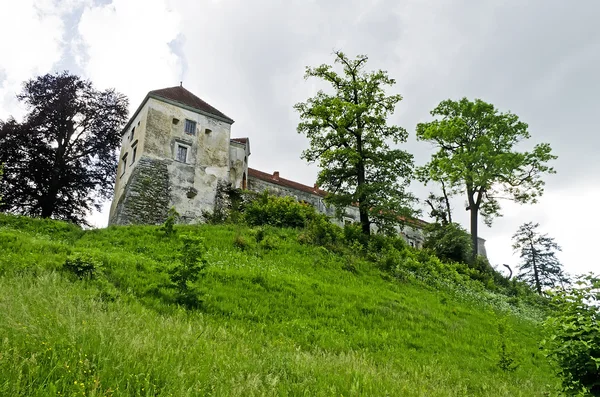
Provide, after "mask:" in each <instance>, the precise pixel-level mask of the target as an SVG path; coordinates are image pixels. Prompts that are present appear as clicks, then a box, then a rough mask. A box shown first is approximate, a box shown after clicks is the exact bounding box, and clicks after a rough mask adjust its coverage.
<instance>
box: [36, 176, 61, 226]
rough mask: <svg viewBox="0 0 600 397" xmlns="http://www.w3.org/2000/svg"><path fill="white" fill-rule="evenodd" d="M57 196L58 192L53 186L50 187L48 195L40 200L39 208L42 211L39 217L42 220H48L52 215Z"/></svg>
mask: <svg viewBox="0 0 600 397" xmlns="http://www.w3.org/2000/svg"><path fill="white" fill-rule="evenodd" d="M53 184H54V182H53ZM57 194H58V190H57V189H56V188H55V187H54V186H50V189H49V191H48V193H47V194H45V195H44V196H42V198H41V199H40V201H41V202H40V207H41V209H42V213H41V215H40V216H41V217H42V218H50V217H51V216H52V215H53V214H54V207H55V204H56V196H57Z"/></svg>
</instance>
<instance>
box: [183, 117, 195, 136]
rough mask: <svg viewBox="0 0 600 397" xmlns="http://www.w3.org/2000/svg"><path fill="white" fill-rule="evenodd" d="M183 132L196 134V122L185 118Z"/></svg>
mask: <svg viewBox="0 0 600 397" xmlns="http://www.w3.org/2000/svg"><path fill="white" fill-rule="evenodd" d="M185 133H186V134H190V135H196V122H195V121H192V120H185Z"/></svg>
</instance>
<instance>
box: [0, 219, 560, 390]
mask: <svg viewBox="0 0 600 397" xmlns="http://www.w3.org/2000/svg"><path fill="white" fill-rule="evenodd" d="M176 230H177V234H178V235H180V234H182V233H190V234H194V235H197V236H201V237H203V238H204V239H205V241H206V245H207V247H208V253H207V255H206V259H207V260H208V263H209V266H208V268H207V271H206V273H205V275H204V276H203V277H202V278H201V280H200V281H199V282H198V285H199V287H200V288H201V289H202V291H203V299H204V303H203V305H202V307H201V308H200V309H198V310H187V309H185V308H182V307H179V306H177V305H176V304H174V303H173V302H174V298H173V292H172V291H171V290H170V289H169V288H166V287H165V284H166V283H167V282H168V273H167V270H168V269H169V268H170V267H172V266H173V264H174V263H176V260H177V254H178V252H179V245H180V243H179V241H178V239H177V237H176V236H175V237H165V236H163V235H162V233H161V232H160V230H159V227H155V226H131V227H111V228H107V229H99V230H87V231H83V230H80V229H78V228H76V227H73V226H69V225H67V224H64V223H61V222H55V221H42V220H30V219H27V218H23V217H13V216H5V215H0V395H1V396H76V395H77V396H208V395H215V396H225V395H227V396H228V395H233V396H238V395H241V396H258V395H261V396H262V395H267V396H269V395H274V396H275V395H278V396H292V395H293V396H297V395H306V396H358V395H361V396H362V395H364V396H544V395H549V394H548V393H551V392H552V390H555V387H556V385H557V379H556V378H555V377H554V376H553V375H552V371H551V370H550V368H549V366H548V364H547V363H546V361H545V359H544V357H543V356H542V354H541V353H540V351H539V347H538V342H539V340H540V339H541V331H540V327H539V324H538V322H537V320H536V318H537V317H538V315H536V313H537V312H536V311H535V310H533V309H532V310H531V311H529V309H528V307H527V306H523V305H521V307H520V309H518V310H512V311H511V310H504V309H503V308H504V306H502V305H498V304H495V303H493V302H495V301H494V300H490V299H489V296H486V295H485V294H483V293H482V292H481V291H471V290H467V289H461V288H457V289H451V288H450V289H445V288H440V287H436V288H434V287H431V286H428V285H426V284H425V283H422V282H418V280H402V279H398V278H396V277H392V276H390V275H389V274H388V273H386V272H383V271H381V270H380V269H379V268H378V267H377V266H375V264H373V263H372V262H369V261H366V260H364V259H361V258H360V257H358V256H351V255H350V256H349V255H341V254H336V253H333V252H331V251H328V250H327V249H325V248H323V247H317V246H312V245H308V244H300V243H299V242H298V232H297V231H295V230H291V229H275V228H269V229H267V232H266V233H267V235H268V238H266V239H264V240H262V241H261V242H260V243H259V242H256V239H255V235H256V231H255V230H254V229H251V228H248V227H244V226H236V225H226V226H223V225H220V226H214V225H203V226H197V227H192V226H179V227H176ZM76 253H85V254H87V255H88V256H89V257H91V258H94V260H95V261H96V262H97V263H98V264H101V274H100V275H99V276H98V277H97V278H96V279H94V280H77V279H75V278H73V277H72V276H71V275H70V274H68V273H66V272H65V271H63V270H61V269H62V265H63V264H64V263H65V260H66V259H67V257H69V256H70V255H73V254H76ZM498 299H499V300H498V302H500V301H502V299H500V298H498ZM490 302H492V303H490ZM517 306H518V305H517ZM502 330H504V332H502V333H501V332H500V331H502ZM502 340H504V342H505V344H506V346H507V349H508V350H507V352H508V353H507V354H508V356H505V358H506V357H508V358H510V359H514V360H515V362H516V363H517V364H518V367H517V368H516V369H515V370H514V371H505V370H503V369H502V368H501V365H499V364H498V361H499V359H500V355H501V341H502Z"/></svg>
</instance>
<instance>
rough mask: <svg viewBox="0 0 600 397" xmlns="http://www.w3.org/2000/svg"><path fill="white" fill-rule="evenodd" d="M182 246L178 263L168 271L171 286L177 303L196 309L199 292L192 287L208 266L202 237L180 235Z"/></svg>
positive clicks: (199, 302)
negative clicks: (175, 293) (175, 294)
mask: <svg viewBox="0 0 600 397" xmlns="http://www.w3.org/2000/svg"><path fill="white" fill-rule="evenodd" d="M180 239H181V240H182V242H183V246H182V248H181V251H180V255H179V261H178V263H177V264H176V265H175V266H174V267H173V268H171V269H170V270H169V275H170V280H171V283H172V284H171V286H172V287H173V288H175V289H176V291H177V298H176V299H177V302H178V303H180V304H182V305H184V306H186V307H188V308H197V307H199V306H200V305H201V304H202V300H201V298H200V291H199V290H198V288H197V287H196V286H195V285H194V283H195V282H196V281H198V279H199V278H200V277H201V276H202V274H203V272H204V271H205V270H206V267H207V266H208V261H207V259H206V253H207V249H206V245H205V242H204V239H203V238H202V237H198V236H194V235H191V234H186V235H182V236H181V237H180Z"/></svg>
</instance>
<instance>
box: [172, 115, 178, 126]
mask: <svg viewBox="0 0 600 397" xmlns="http://www.w3.org/2000/svg"><path fill="white" fill-rule="evenodd" d="M173 124H175V125H177V124H179V119H176V118H174V117H173Z"/></svg>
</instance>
